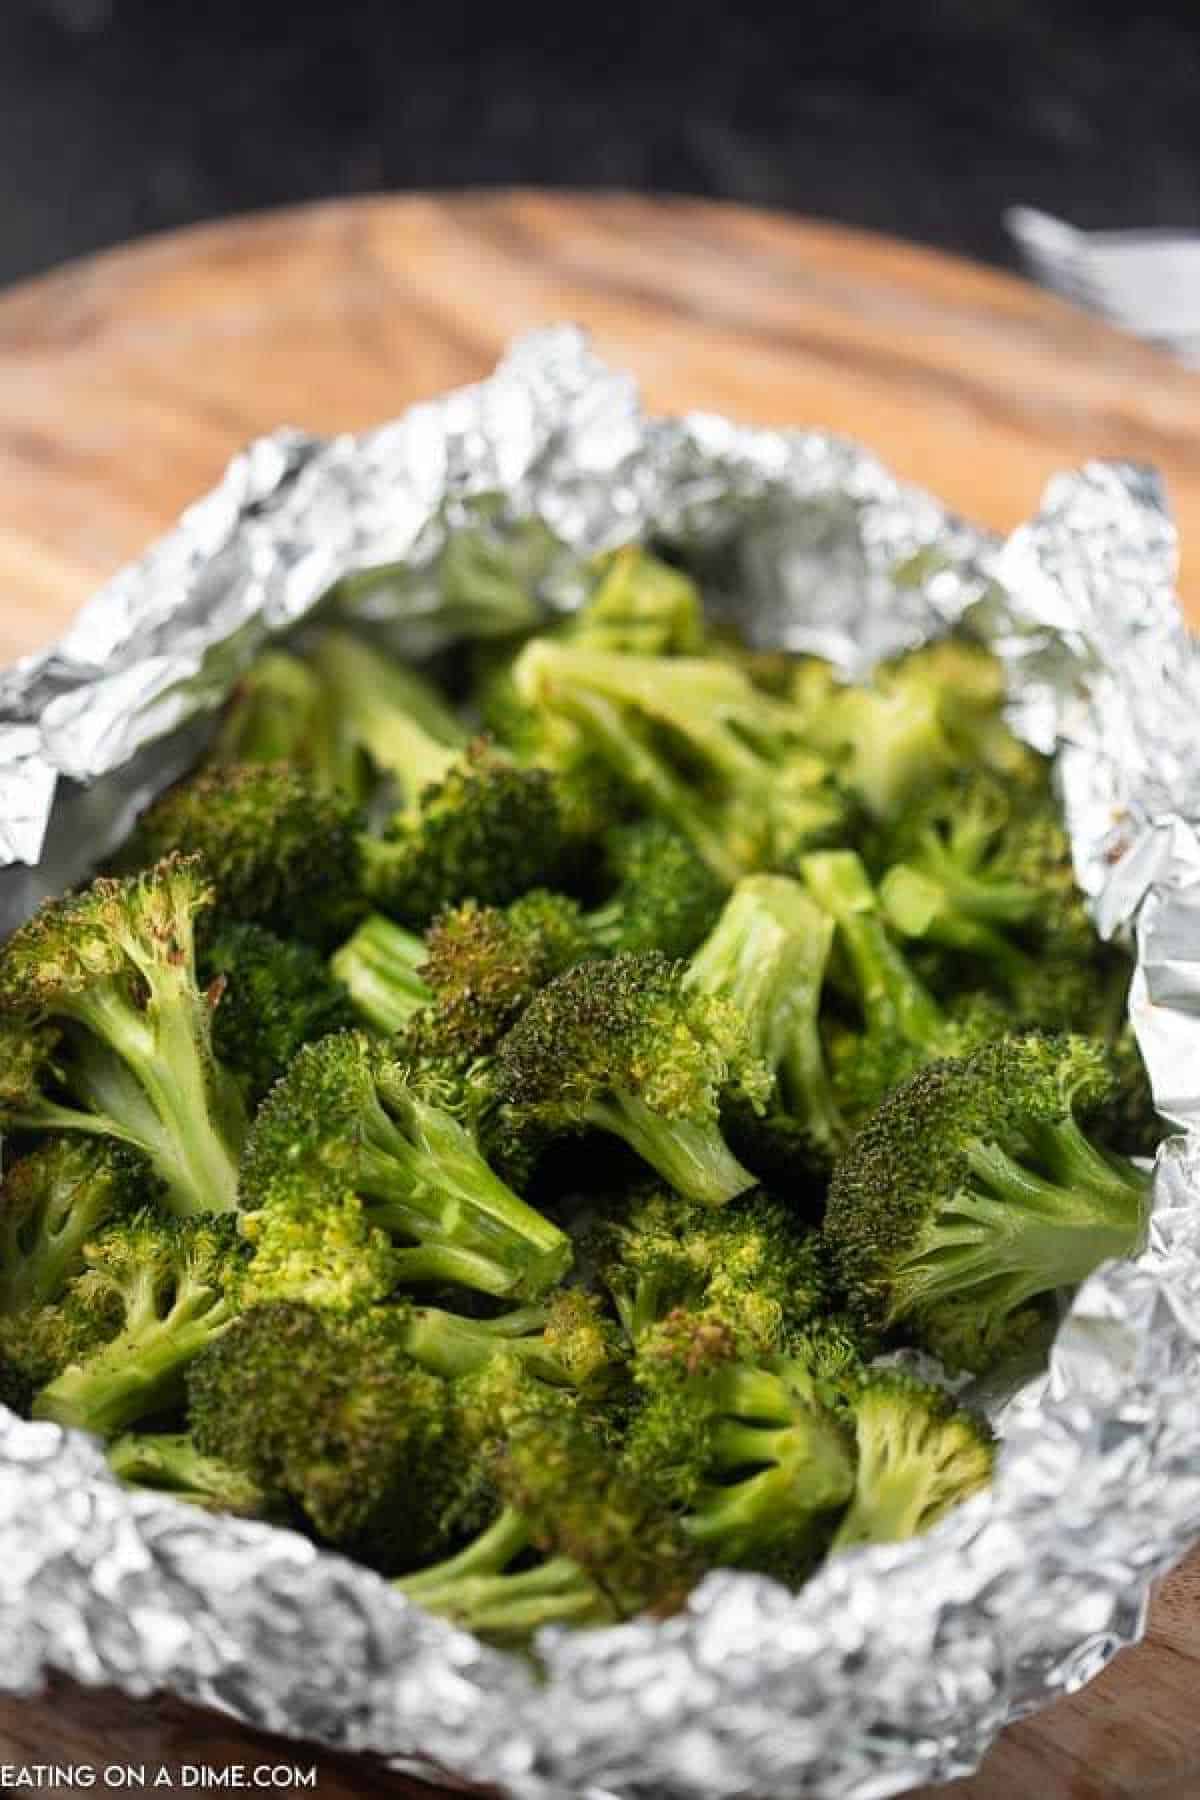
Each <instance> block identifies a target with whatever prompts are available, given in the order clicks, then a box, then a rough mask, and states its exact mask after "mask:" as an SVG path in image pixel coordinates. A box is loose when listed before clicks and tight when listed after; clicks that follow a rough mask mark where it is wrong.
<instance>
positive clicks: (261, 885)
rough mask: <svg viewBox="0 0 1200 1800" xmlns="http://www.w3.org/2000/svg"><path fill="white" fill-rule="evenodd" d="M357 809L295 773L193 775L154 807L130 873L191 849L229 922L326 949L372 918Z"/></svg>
mask: <svg viewBox="0 0 1200 1800" xmlns="http://www.w3.org/2000/svg"><path fill="white" fill-rule="evenodd" d="M358 827H359V818H358V812H357V809H356V808H355V807H354V806H353V805H352V804H351V803H350V801H349V800H348V799H346V798H345V797H344V796H343V795H341V794H322V793H318V792H317V791H316V789H315V788H314V787H313V786H312V785H311V784H310V783H309V782H308V781H306V779H305V778H304V776H303V775H302V774H300V773H299V772H298V771H297V770H295V769H291V768H288V767H287V766H286V765H285V764H277V763H237V764H231V765H230V766H229V767H228V768H216V769H204V770H202V771H201V772H200V773H199V774H198V775H192V776H189V777H188V778H187V780H185V781H181V782H179V783H178V784H177V785H176V786H175V787H173V788H168V789H167V791H166V793H165V794H163V795H161V796H160V797H159V799H157V800H156V801H154V803H153V804H152V805H151V806H149V807H148V808H147V810H146V811H145V812H144V813H143V814H142V816H141V818H140V819H139V820H138V823H137V826H136V828H135V830H134V832H133V835H132V837H131V838H130V840H129V842H128V843H127V844H126V845H125V848H124V849H123V850H122V852H121V857H120V862H121V866H122V867H123V868H127V869H136V868H141V867H143V866H144V865H145V864H147V863H151V862H153V861H154V860H155V858H156V857H160V856H165V855H168V854H169V853H171V852H172V851H184V852H187V853H189V854H194V855H198V856H200V857H202V858H203V860H204V866H205V869H206V871H207V873H208V874H209V875H210V876H211V878H212V880H213V882H214V884H215V887H216V898H217V904H218V907H219V911H220V916H221V917H222V918H223V919H244V920H249V921H251V922H252V923H253V924H256V925H265V926H266V927H267V929H268V930H269V931H274V932H277V933H278V935H279V936H280V937H285V938H289V937H294V938H302V939H303V940H304V941H305V942H306V943H312V944H317V945H318V946H321V947H326V946H329V945H332V944H335V943H337V942H338V941H339V939H341V938H343V937H345V935H346V933H347V932H348V931H350V930H351V929H352V927H353V926H354V924H355V922H356V921H357V919H358V918H359V917H360V916H361V915H362V913H363V911H364V910H365V903H364V901H363V898H362V893H361V888H362V867H361V859H360V855H359V837H358Z"/></svg>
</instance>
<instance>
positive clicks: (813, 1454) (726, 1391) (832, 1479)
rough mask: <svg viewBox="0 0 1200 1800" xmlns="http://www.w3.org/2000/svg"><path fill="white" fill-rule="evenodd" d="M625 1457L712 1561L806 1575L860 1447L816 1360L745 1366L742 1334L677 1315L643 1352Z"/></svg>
mask: <svg viewBox="0 0 1200 1800" xmlns="http://www.w3.org/2000/svg"><path fill="white" fill-rule="evenodd" d="M636 1374H637V1379H638V1382H639V1384H640V1386H641V1388H642V1390H643V1394H644V1403H643V1405H642V1407H641V1409H640V1410H639V1411H638V1413H637V1414H636V1415H635V1417H634V1420H633V1423H632V1426H631V1428H630V1432H629V1440H628V1446H627V1451H626V1459H627V1462H628V1463H629V1465H630V1466H631V1468H632V1469H633V1471H634V1472H635V1474H637V1475H638V1477H639V1478H640V1479H641V1480H643V1481H644V1482H646V1484H647V1485H648V1486H650V1487H651V1489H652V1491H654V1492H656V1493H658V1494H659V1495H660V1497H661V1498H662V1499H663V1500H664V1501H666V1502H668V1503H670V1504H672V1505H674V1506H675V1507H677V1508H679V1509H680V1513H681V1518H680V1523H681V1525H682V1528H683V1530H684V1532H685V1533H686V1535H687V1536H688V1537H689V1538H690V1539H691V1540H692V1542H693V1543H695V1544H697V1545H698V1546H699V1547H700V1548H701V1549H702V1550H703V1551H704V1554H705V1556H706V1557H707V1558H708V1559H709V1560H710V1561H713V1562H719V1563H725V1564H732V1565H734V1566H740V1567H743V1568H755V1569H760V1570H762V1571H763V1572H764V1573H767V1574H773V1575H777V1576H778V1577H779V1578H780V1579H782V1580H786V1581H791V1582H793V1583H795V1582H798V1581H801V1580H803V1579H804V1578H805V1577H806V1576H807V1575H808V1574H809V1573H810V1572H811V1570H812V1567H813V1565H814V1563H815V1562H816V1560H817V1559H818V1557H819V1556H820V1554H821V1552H822V1551H823V1550H824V1549H825V1548H826V1546H827V1544H828V1541H829V1536H830V1533H831V1531H832V1528H833V1525H834V1522H835V1520H836V1517H837V1514H838V1513H839V1512H840V1510H841V1509H842V1508H843V1507H844V1506H845V1504H846V1502H847V1500H848V1499H849V1498H850V1495H851V1493H852V1492H853V1489H854V1449H853V1443H852V1441H851V1438H850V1434H849V1432H848V1431H847V1428H846V1425H845V1423H844V1421H843V1419H842V1417H841V1416H840V1415H839V1413H838V1412H837V1411H836V1410H835V1409H833V1408H832V1407H830V1406H829V1405H828V1404H827V1403H826V1399H825V1396H824V1394H823V1392H822V1389H821V1386H820V1384H819V1383H818V1381H817V1380H816V1378H815V1377H814V1376H813V1374H812V1372H811V1370H810V1369H809V1368H808V1367H807V1366H806V1365H805V1363H804V1362H803V1361H801V1360H799V1359H797V1358H794V1357H780V1358H769V1359H766V1360H763V1361H753V1360H743V1358H742V1357H741V1356H740V1355H739V1353H738V1346H737V1343H736V1339H735V1337H734V1334H733V1333H731V1332H729V1331H727V1330H724V1329H723V1328H722V1327H720V1326H718V1325H713V1324H712V1323H702V1322H698V1321H697V1320H696V1319H694V1318H693V1317H691V1316H687V1315H677V1316H675V1317H673V1318H668V1320H667V1321H666V1325H665V1327H664V1328H661V1329H660V1330H659V1331H658V1332H657V1333H656V1334H654V1335H653V1336H652V1338H651V1339H650V1340H649V1342H648V1343H647V1344H645V1345H644V1346H643V1349H642V1351H641V1354H640V1355H639V1358H638V1363H637V1370H636Z"/></svg>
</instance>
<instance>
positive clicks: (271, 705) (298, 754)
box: [209, 650, 332, 787]
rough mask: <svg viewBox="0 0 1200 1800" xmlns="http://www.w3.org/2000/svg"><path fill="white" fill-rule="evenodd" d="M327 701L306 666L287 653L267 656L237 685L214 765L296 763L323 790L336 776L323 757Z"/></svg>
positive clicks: (216, 745)
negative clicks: (322, 787) (325, 705)
mask: <svg viewBox="0 0 1200 1800" xmlns="http://www.w3.org/2000/svg"><path fill="white" fill-rule="evenodd" d="M323 735H324V700H323V696H322V690H321V683H320V680H319V679H318V677H317V675H316V674H315V672H314V671H313V670H312V669H311V668H310V667H309V666H308V664H307V663H304V662H301V660H300V658H299V657H298V656H293V655H291V654H290V652H288V651H286V650H267V651H265V652H264V653H263V655H262V656H260V657H259V658H258V660H257V661H256V662H255V663H253V664H252V666H251V667H250V668H249V669H248V670H247V671H246V673H245V674H244V675H243V676H242V677H241V679H240V680H239V681H238V683H237V686H236V687H235V688H234V690H233V693H232V694H231V695H230V697H229V703H228V705H227V706H226V708H225V712H224V714H223V716H222V719H221V726H220V729H219V731H218V732H217V736H216V739H215V740H214V743H213V747H212V749H211V750H210V751H209V760H210V762H213V763H219V764H227V763H284V762H286V763H293V764H297V765H299V766H300V767H302V768H304V769H305V770H306V771H307V772H308V773H309V774H310V776H311V778H312V779H313V780H314V782H315V784H316V785H317V786H319V787H321V786H327V785H329V783H330V781H331V780H332V775H331V772H330V771H329V770H328V768H327V767H326V766H325V765H326V762H327V758H323V757H322V755H321V750H322V739H323Z"/></svg>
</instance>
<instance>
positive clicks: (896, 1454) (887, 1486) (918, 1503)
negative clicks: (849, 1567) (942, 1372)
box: [832, 1368, 995, 1550]
mask: <svg viewBox="0 0 1200 1800" xmlns="http://www.w3.org/2000/svg"><path fill="white" fill-rule="evenodd" d="M851 1414H852V1417H853V1421H854V1436H855V1442H856V1445H857V1449H858V1461H857V1468H856V1471H855V1478H854V1493H853V1496H852V1498H851V1501H850V1505H849V1506H848V1507H847V1509H846V1512H845V1513H844V1515H843V1517H842V1520H841V1523H840V1524H839V1526H838V1528H837V1531H836V1532H835V1534H834V1539H833V1545H832V1548H833V1549H834V1550H848V1549H850V1548H851V1547H852V1546H853V1545H856V1544H893V1543H899V1542H900V1541H901V1540H902V1539H904V1538H912V1537H919V1536H920V1534H921V1533H922V1532H924V1531H928V1530H929V1528H930V1526H931V1525H936V1524H937V1522H938V1520H939V1519H941V1518H943V1517H944V1516H945V1514H946V1513H947V1512H949V1511H950V1509H951V1508H952V1507H955V1506H957V1505H958V1504H959V1503H960V1502H961V1501H963V1500H967V1499H969V1498H970V1497H971V1495H972V1494H975V1493H978V1492H979V1490H980V1489H981V1488H985V1487H987V1485H988V1483H989V1482H990V1481H991V1478H992V1463H993V1461H994V1459H995V1445H994V1443H993V1440H992V1435H991V1433H990V1431H989V1430H988V1428H987V1426H986V1425H985V1424H984V1423H983V1421H982V1420H981V1419H978V1418H976V1416H975V1415H974V1414H973V1413H969V1412H967V1411H965V1409H964V1408H963V1407H961V1406H957V1405H956V1404H955V1403H954V1401H953V1400H952V1399H951V1398H950V1396H949V1395H948V1394H947V1393H945V1392H944V1391H943V1390H942V1389H941V1388H937V1387H933V1386H931V1385H930V1384H929V1383H928V1382H924V1381H918V1380H917V1379H916V1378H915V1377H914V1376H912V1375H909V1374H906V1373H905V1372H904V1371H903V1370H900V1369H887V1368H884V1369H871V1370H869V1371H868V1372H867V1373H866V1375H865V1376H864V1377H863V1379H862V1381H861V1383H860V1384H859V1386H858V1389H857V1391H856V1392H855V1394H854V1397H853V1400H852V1403H851Z"/></svg>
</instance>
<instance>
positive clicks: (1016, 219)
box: [1004, 206, 1200, 367]
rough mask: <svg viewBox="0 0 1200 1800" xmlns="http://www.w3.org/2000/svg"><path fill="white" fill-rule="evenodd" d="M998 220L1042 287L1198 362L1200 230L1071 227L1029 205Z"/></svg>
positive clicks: (1184, 358) (1165, 348)
mask: <svg viewBox="0 0 1200 1800" xmlns="http://www.w3.org/2000/svg"><path fill="white" fill-rule="evenodd" d="M1004 222H1005V224H1006V225H1007V226H1008V229H1009V231H1010V232H1011V233H1012V235H1013V237H1014V238H1015V239H1016V241H1017V244H1018V245H1019V246H1020V250H1021V254H1022V255H1023V257H1024V258H1025V261H1026V263H1027V264H1028V266H1029V270H1030V273H1031V274H1032V275H1034V276H1036V278H1037V279H1038V280H1039V281H1041V282H1043V283H1044V284H1045V286H1046V287H1050V288H1053V289H1054V290H1055V291H1056V292H1057V293H1060V294H1062V295H1063V296H1064V297H1065V298H1066V299H1068V300H1073V301H1074V302H1075V304H1076V305H1077V306H1083V307H1086V308H1087V309H1088V310H1089V311H1090V312H1095V313H1099V314H1101V315H1102V317H1104V318H1106V319H1108V320H1109V321H1110V323H1112V324H1113V325H1119V326H1121V327H1123V329H1124V330H1126V331H1129V332H1132V333H1133V335H1134V336H1135V337H1142V338H1147V339H1148V340H1149V341H1150V342H1151V343H1153V344H1157V345H1158V346H1159V347H1160V348H1161V349H1164V350H1169V351H1171V353H1172V354H1173V355H1175V356H1178V357H1179V358H1180V359H1181V360H1182V361H1184V362H1187V363H1191V364H1193V365H1194V366H1196V367H1200V233H1185V232H1171V231H1077V230H1076V229H1075V227H1074V226H1073V225H1067V224H1065V223H1064V222H1063V221H1062V220H1061V219H1052V218H1051V217H1050V216H1049V214H1048V213H1043V212H1035V211H1034V209H1033V208H1032V207H1029V206H1013V207H1010V208H1009V210H1008V212H1007V213H1005V215H1004Z"/></svg>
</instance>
